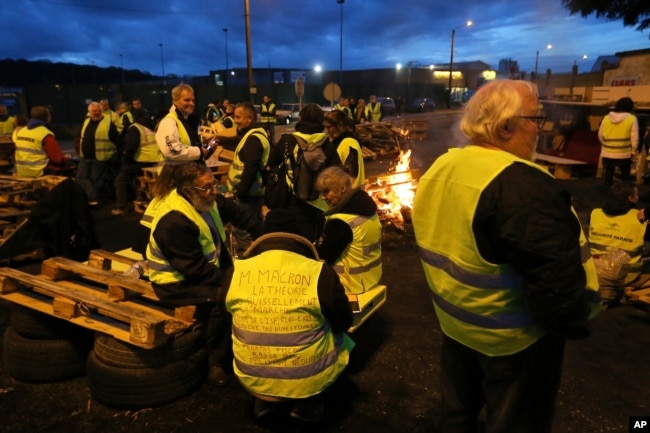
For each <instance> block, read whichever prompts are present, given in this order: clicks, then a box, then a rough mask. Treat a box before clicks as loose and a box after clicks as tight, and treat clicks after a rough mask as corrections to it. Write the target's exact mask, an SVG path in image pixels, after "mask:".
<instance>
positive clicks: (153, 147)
mask: <svg viewBox="0 0 650 433" xmlns="http://www.w3.org/2000/svg"><path fill="white" fill-rule="evenodd" d="M129 128H137V129H138V131H140V147H138V150H136V152H135V155H134V156H133V160H134V161H137V162H160V161H164V159H165V157H164V156H163V154H162V152H161V151H160V148H159V147H158V143H156V133H155V132H153V131H152V130H151V129H149V128H147V127H145V126H143V125H140V124H139V123H132V124H131V125H129Z"/></svg>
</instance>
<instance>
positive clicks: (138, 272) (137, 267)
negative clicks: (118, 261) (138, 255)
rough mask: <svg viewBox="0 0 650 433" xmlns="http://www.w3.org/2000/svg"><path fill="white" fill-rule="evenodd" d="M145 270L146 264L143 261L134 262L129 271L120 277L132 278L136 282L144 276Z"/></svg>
mask: <svg viewBox="0 0 650 433" xmlns="http://www.w3.org/2000/svg"><path fill="white" fill-rule="evenodd" d="M146 269H147V262H146V261H144V260H141V261H138V262H135V263H134V264H132V265H131V266H130V267H129V269H127V270H126V271H124V273H123V274H122V275H124V276H125V277H129V278H134V279H136V280H138V279H140V277H141V276H143V275H144V271H145V270H146Z"/></svg>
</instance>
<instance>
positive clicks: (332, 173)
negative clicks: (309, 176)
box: [316, 165, 352, 192]
mask: <svg viewBox="0 0 650 433" xmlns="http://www.w3.org/2000/svg"><path fill="white" fill-rule="evenodd" d="M351 188H352V178H351V177H350V175H349V174H348V173H347V172H346V171H345V170H343V168H341V167H339V166H338V165H333V166H331V167H327V168H326V169H325V170H323V171H322V172H321V173H320V174H319V175H318V178H317V179H316V190H318V191H321V192H322V191H325V190H326V189H328V190H334V191H342V190H343V189H348V190H349V189H351Z"/></svg>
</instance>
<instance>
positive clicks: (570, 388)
mask: <svg viewBox="0 0 650 433" xmlns="http://www.w3.org/2000/svg"><path fill="white" fill-rule="evenodd" d="M417 116H418V118H422V119H427V120H428V121H429V134H428V138H427V139H424V140H421V141H420V140H418V141H414V142H412V143H411V144H410V145H411V147H412V149H413V153H412V156H413V159H412V163H411V167H412V168H418V169H420V170H422V171H423V170H425V169H426V168H427V167H428V166H429V165H430V164H431V162H432V161H433V160H434V159H435V157H436V156H438V155H440V154H441V153H443V152H444V151H445V150H446V149H447V147H449V146H454V145H458V144H460V142H462V140H461V139H460V138H459V137H458V133H457V132H455V131H456V123H457V121H458V119H459V113H458V112H445V111H441V112H436V113H433V114H426V115H417ZM393 120H395V121H397V120H396V119H393ZM289 128H290V127H289ZM391 165H392V162H391V160H388V159H386V158H378V159H377V160H374V161H367V163H366V167H367V168H366V170H367V175H369V176H372V175H376V174H381V173H385V172H386V171H387V170H388V169H389V167H390V166H391ZM560 182H561V183H562V184H563V185H564V186H565V187H566V188H567V189H568V190H569V191H570V192H571V194H572V196H573V201H574V207H575V208H576V210H577V211H578V214H579V216H580V218H581V220H583V222H586V218H587V217H588V215H589V213H590V212H591V209H593V208H594V207H597V206H600V205H601V204H602V199H603V196H604V191H603V189H602V187H601V181H600V179H593V178H588V177H581V178H578V179H573V180H565V181H560ZM640 190H641V200H642V203H641V204H642V205H643V204H648V203H650V188H649V187H648V185H642V186H641V188H640ZM110 209H111V203H105V204H103V205H102V206H101V207H99V208H96V209H93V210H92V215H93V219H94V223H95V229H96V231H97V234H98V237H99V241H100V244H101V247H102V248H104V249H108V250H112V251H118V250H120V249H123V248H128V247H130V246H131V243H132V241H133V233H134V232H135V231H136V230H137V226H138V220H139V215H138V214H133V215H129V216H119V217H116V216H112V215H111V214H110ZM382 247H383V266H384V274H383V283H384V284H386V285H387V287H388V295H387V297H388V299H387V302H386V304H385V305H384V306H382V307H381V308H380V309H379V311H378V312H377V313H376V314H375V315H373V316H372V317H371V318H370V319H369V320H368V321H367V322H366V323H364V324H363V325H362V326H361V327H360V328H359V329H358V330H357V331H356V332H354V333H353V334H351V337H352V338H353V339H354V340H355V342H356V348H355V350H354V351H353V357H352V361H351V364H350V367H349V369H348V370H349V371H348V373H347V374H346V375H345V376H344V377H343V378H342V379H341V380H340V381H339V382H337V383H336V384H335V385H334V386H333V387H332V388H331V389H330V390H329V391H328V392H327V393H326V409H325V416H324V419H323V421H321V422H320V423H319V424H317V425H314V426H305V425H301V424H298V423H295V422H293V421H291V420H289V419H286V418H278V419H272V420H270V421H268V422H260V421H257V420H254V419H253V418H252V416H251V415H250V398H249V396H248V395H247V393H246V392H245V391H244V390H243V389H242V388H241V387H240V386H239V385H238V384H237V383H236V382H234V381H233V383H231V384H230V385H229V386H228V387H225V388H214V387H211V386H209V385H207V384H206V385H203V386H201V387H200V388H199V389H198V390H196V391H195V392H194V393H192V394H190V395H188V396H186V397H184V398H181V399H179V400H178V401H176V402H173V403H170V404H167V405H165V406H163V407H159V408H151V409H144V410H137V411H136V410H133V411H128V410H117V409H113V408H110V407H106V406H104V405H102V404H101V403H99V402H97V401H96V400H95V399H93V397H92V395H91V394H90V391H89V388H88V381H87V378H86V377H79V378H76V379H73V380H68V381H63V382H59V383H54V384H28V383H21V382H18V381H15V380H14V379H12V378H11V377H8V376H7V375H6V373H4V372H3V370H2V368H0V420H1V421H0V432H12V433H15V432H25V433H27V432H30V433H31V432H38V431H41V432H97V433H99V432H112V433H113V432H127V431H128V432H131V433H139V432H142V433H144V432H148V433H149V432H345V433H347V432H350V433H352V432H355V433H356V432H359V431H365V432H382V433H383V432H386V433H391V432H395V433H397V432H400V433H401V432H416V433H417V432H422V433H424V432H435V431H436V428H435V423H436V420H437V417H438V414H439V410H440V380H439V373H440V363H439V349H440V340H441V332H440V328H439V325H438V322H437V319H436V317H435V314H434V312H433V307H432V305H431V300H430V297H429V295H428V288H427V285H426V282H425V279H424V275H423V273H422V269H421V266H420V263H419V258H418V254H417V251H416V246H415V242H414V238H413V232H412V227H411V226H410V225H409V224H406V226H405V231H403V232H402V231H398V230H395V229H394V228H392V227H386V228H385V230H384V239H383V244H382ZM23 266H24V268H25V269H31V270H32V271H34V270H35V272H38V263H26V264H24V265H23ZM8 309H9V305H7V303H2V302H0V330H2V331H4V328H6V326H7V323H8V318H7V311H8ZM648 366H650V313H648V312H647V311H645V310H644V309H641V308H638V307H635V306H630V305H624V306H619V307H616V308H612V309H610V310H608V311H605V312H603V313H601V314H599V315H598V316H597V317H596V318H595V319H593V320H592V322H591V336H590V337H589V338H587V339H584V340H575V341H569V342H568V343H567V346H566V355H565V363H564V373H563V377H562V383H561V388H560V392H559V396H558V402H557V411H556V417H555V421H554V431H555V432H561V433H563V432H577V433H582V432H584V433H587V432H589V433H591V432H617V433H619V432H627V431H631V430H628V426H629V421H630V417H631V416H650V392H649V391H648V390H649V389H650V374H648Z"/></svg>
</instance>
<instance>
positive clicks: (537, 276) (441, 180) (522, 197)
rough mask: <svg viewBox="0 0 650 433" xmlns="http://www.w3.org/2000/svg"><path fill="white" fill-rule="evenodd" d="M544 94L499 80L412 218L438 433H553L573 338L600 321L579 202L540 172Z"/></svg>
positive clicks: (484, 91)
mask: <svg viewBox="0 0 650 433" xmlns="http://www.w3.org/2000/svg"><path fill="white" fill-rule="evenodd" d="M541 108H542V107H541V105H540V103H539V99H538V97H537V89H536V87H535V86H534V85H533V84H531V83H529V82H526V81H513V80H498V81H493V82H491V83H489V84H487V85H485V86H483V87H482V88H481V89H479V91H478V92H477V93H476V94H475V95H474V97H473V98H472V99H471V100H470V101H469V103H468V104H467V106H466V107H465V112H464V115H463V118H462V120H461V124H460V127H461V130H462V132H463V133H464V134H465V136H467V138H468V139H469V143H468V144H467V145H466V146H465V147H463V148H461V149H451V150H450V151H449V152H448V153H447V154H445V155H442V156H441V157H439V158H438V159H437V160H436V161H435V162H434V163H433V165H432V166H431V167H430V168H429V170H428V171H427V173H426V174H425V175H424V176H423V177H422V178H420V181H419V184H418V189H417V192H416V195H415V201H414V206H413V212H412V218H413V227H414V230H415V237H416V240H417V244H418V247H419V249H420V255H421V263H422V266H423V268H424V272H425V275H426V278H427V282H428V285H429V288H430V291H431V297H432V299H433V303H434V307H435V311H436V315H437V316H438V320H439V322H440V326H441V328H442V331H443V340H442V350H441V352H440V353H441V379H440V380H441V394H442V408H441V418H440V426H439V430H438V431H440V432H441V433H450V432H453V433H456V432H469V431H476V428H477V423H478V419H479V414H480V413H481V411H482V410H483V408H484V407H485V411H486V414H487V417H486V421H485V422H486V426H485V431H494V432H496V431H500V432H539V433H542V432H550V431H551V425H552V421H553V411H554V406H555V400H556V396H557V391H558V387H559V384H560V376H561V370H562V358H563V351H564V344H565V340H566V339H567V338H584V337H587V336H588V335H589V330H588V328H587V320H588V318H589V317H592V316H593V315H595V314H596V312H597V311H599V310H600V306H599V299H598V278H597V275H596V269H595V265H594V261H593V259H592V258H591V255H590V254H589V247H588V244H587V240H586V237H585V234H584V233H583V231H582V229H581V227H580V222H579V220H578V217H577V216H576V214H575V212H574V210H573V208H572V207H571V196H570V195H569V193H568V192H567V191H565V190H564V188H563V187H562V186H561V185H560V184H559V183H558V182H557V181H555V179H554V178H553V176H551V175H550V174H549V173H548V172H547V171H545V170H544V169H543V168H542V167H540V166H538V165H536V164H535V163H533V162H532V160H533V157H534V152H535V146H536V143H537V135H538V133H539V130H540V129H541V127H542V125H543V124H544V121H545V119H546V118H545V117H544V116H543V113H542V111H541Z"/></svg>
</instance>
